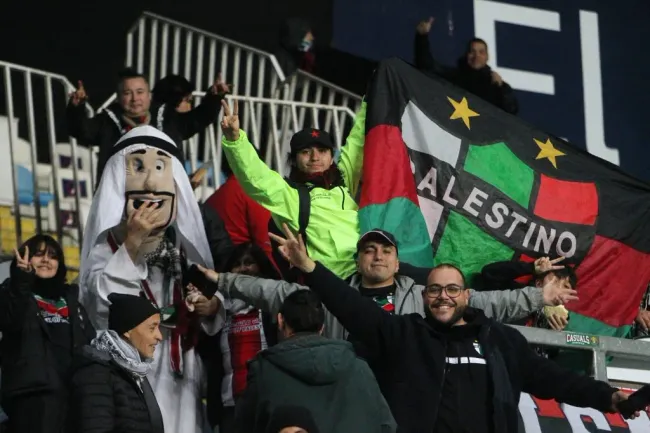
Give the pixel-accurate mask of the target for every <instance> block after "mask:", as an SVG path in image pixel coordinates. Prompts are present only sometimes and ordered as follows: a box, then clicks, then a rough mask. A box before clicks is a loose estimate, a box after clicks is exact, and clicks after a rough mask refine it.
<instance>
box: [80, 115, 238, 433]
mask: <svg viewBox="0 0 650 433" xmlns="http://www.w3.org/2000/svg"><path fill="white" fill-rule="evenodd" d="M181 160H182V158H181V155H180V149H179V148H178V147H177V146H176V144H175V142H174V141H173V140H172V139H171V138H170V137H169V136H168V135H166V134H165V133H164V132H162V131H160V130H158V129H156V128H153V127H151V126H139V127H136V128H133V129H132V130H131V131H129V132H127V133H126V134H125V135H123V136H122V138H121V139H120V140H119V141H118V142H117V143H116V144H115V146H114V147H113V149H112V154H111V156H110V158H109V159H108V161H107V163H106V169H105V170H104V173H103V174H102V178H101V180H100V182H99V188H98V189H97V191H96V194H95V197H94V199H93V203H92V206H91V209H90V214H89V216H88V220H87V224H86V229H85V232H84V238H83V246H82V250H81V269H80V275H79V281H80V286H81V290H80V296H81V299H80V301H81V302H82V303H83V305H84V306H85V307H86V309H87V311H88V315H89V317H90V319H91V321H92V322H93V324H94V325H95V328H96V329H106V327H107V325H108V321H109V299H108V297H109V295H110V294H111V293H122V294H126V295H134V296H141V295H142V296H144V297H146V298H147V299H148V300H149V301H150V302H152V303H153V304H154V305H155V306H156V307H157V308H159V309H160V310H161V314H162V326H161V332H162V342H161V343H160V349H159V350H157V351H156V356H155V357H154V361H153V365H152V369H151V373H150V374H149V376H148V377H149V380H150V382H151V386H152V388H153V391H154V393H155V395H156V398H157V399H158V403H159V404H160V407H161V409H162V413H163V417H164V420H165V428H166V431H167V432H168V433H174V432H183V433H193V432H200V431H201V428H202V422H203V406H202V403H201V398H200V397H201V387H202V384H203V382H204V375H203V365H202V363H201V360H200V358H199V356H197V351H196V346H197V342H198V337H199V334H200V333H201V332H203V333H206V334H208V335H215V334H216V333H217V332H219V330H220V329H221V327H222V326H223V323H224V321H225V311H224V309H223V308H221V302H220V301H219V299H218V297H216V296H211V297H210V298H208V297H206V296H205V295H202V294H201V293H199V292H196V291H195V290H194V289H193V288H192V287H191V286H190V285H189V281H188V275H189V272H188V270H189V268H190V266H191V265H192V264H200V265H203V266H209V267H213V266H214V263H213V259H212V254H211V251H210V247H209V245H208V240H207V239H206V234H205V228H204V225H203V221H202V217H201V212H200V210H199V206H198V204H197V201H196V198H195V196H194V192H193V191H192V186H191V185H190V181H189V178H188V177H187V174H185V170H184V168H183V164H182V163H181ZM199 289H200V288H199ZM208 295H211V294H210V293H208ZM186 299H187V301H188V302H187V303H186V302H185V300H186Z"/></svg>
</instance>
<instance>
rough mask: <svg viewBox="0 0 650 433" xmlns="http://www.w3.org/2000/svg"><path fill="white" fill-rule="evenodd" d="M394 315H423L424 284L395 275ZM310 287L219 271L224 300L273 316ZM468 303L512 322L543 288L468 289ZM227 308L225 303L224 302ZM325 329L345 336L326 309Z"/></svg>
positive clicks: (538, 302) (357, 281)
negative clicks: (238, 301)
mask: <svg viewBox="0 0 650 433" xmlns="http://www.w3.org/2000/svg"><path fill="white" fill-rule="evenodd" d="M395 284H396V289H395V298H394V300H393V303H394V305H395V314H399V315H404V314H412V313H417V314H419V315H421V316H423V317H424V302H423V300H422V291H423V290H424V286H420V285H418V284H415V281H413V280H412V279H411V278H409V277H405V276H401V275H398V276H396V278H395ZM360 285H361V276H360V275H359V274H356V275H354V276H353V277H352V280H351V282H350V286H351V287H353V288H355V289H357V290H358V289H359V286H360ZM301 289H309V287H307V286H302V285H300V284H295V283H288V282H286V281H278V280H267V279H264V278H256V277H251V276H248V275H241V274H231V273H222V274H219V291H220V292H221V293H223V295H224V297H225V298H226V300H228V299H241V300H242V301H245V302H247V303H248V304H250V305H252V306H254V307H256V308H259V309H260V310H262V311H266V312H268V313H271V314H272V315H273V316H275V315H276V314H277V313H278V312H279V311H280V307H281V306H282V303H283V302H284V299H285V298H286V297H287V296H289V295H290V294H291V293H293V292H295V291H297V290H301ZM469 305H470V307H473V308H478V309H481V310H483V312H484V313H485V315H486V316H487V317H491V318H493V319H494V320H497V321H499V322H512V321H515V320H519V319H522V318H524V317H526V316H528V315H530V314H532V313H534V312H535V311H538V310H540V309H542V308H543V307H544V297H543V294H542V290H541V289H540V288H537V287H524V288H523V289H516V290H495V291H489V292H477V291H475V290H472V289H470V297H469ZM226 307H227V303H226ZM325 313H326V314H325V330H324V332H323V335H325V336H326V337H329V338H336V339H347V335H348V333H347V331H346V330H345V329H344V328H343V326H341V324H340V323H339V321H338V320H336V318H335V317H334V316H333V315H332V314H330V313H329V311H327V310H326V312H325Z"/></svg>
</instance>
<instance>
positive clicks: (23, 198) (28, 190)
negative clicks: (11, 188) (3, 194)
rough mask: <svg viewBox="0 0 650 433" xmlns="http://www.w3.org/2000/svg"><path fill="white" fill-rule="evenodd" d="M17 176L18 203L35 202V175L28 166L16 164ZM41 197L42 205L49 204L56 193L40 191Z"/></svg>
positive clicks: (31, 203)
mask: <svg viewBox="0 0 650 433" xmlns="http://www.w3.org/2000/svg"><path fill="white" fill-rule="evenodd" d="M15 168H16V177H17V178H18V203H19V204H22V205H33V204H34V176H33V175H32V172H31V171H29V169H28V168H27V167H23V166H22V165H16V166H15ZM39 199H40V202H41V206H47V205H48V204H49V203H50V202H51V201H52V200H53V199H54V195H52V194H50V193H49V192H40V193H39Z"/></svg>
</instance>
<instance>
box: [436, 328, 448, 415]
mask: <svg viewBox="0 0 650 433" xmlns="http://www.w3.org/2000/svg"><path fill="white" fill-rule="evenodd" d="M442 348H443V353H444V355H443V361H444V363H445V368H443V369H442V380H441V381H440V393H439V394H438V404H437V405H436V418H435V419H434V420H433V425H434V426H435V425H436V422H437V421H438V415H439V412H440V402H441V401H442V391H443V388H444V387H445V376H447V368H449V367H448V366H447V340H445V344H443V345H442Z"/></svg>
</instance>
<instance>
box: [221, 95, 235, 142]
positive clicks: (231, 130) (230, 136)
mask: <svg viewBox="0 0 650 433" xmlns="http://www.w3.org/2000/svg"><path fill="white" fill-rule="evenodd" d="M232 105H233V111H232V113H231V112H230V107H229V106H228V102H227V101H226V100H225V99H224V100H222V101H221V106H222V107H223V119H222V120H221V130H222V131H223V135H225V136H226V140H228V141H237V140H239V103H238V102H237V100H236V99H233V101H232Z"/></svg>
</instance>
